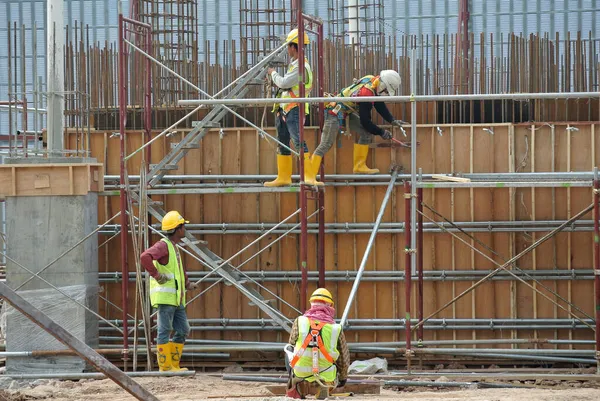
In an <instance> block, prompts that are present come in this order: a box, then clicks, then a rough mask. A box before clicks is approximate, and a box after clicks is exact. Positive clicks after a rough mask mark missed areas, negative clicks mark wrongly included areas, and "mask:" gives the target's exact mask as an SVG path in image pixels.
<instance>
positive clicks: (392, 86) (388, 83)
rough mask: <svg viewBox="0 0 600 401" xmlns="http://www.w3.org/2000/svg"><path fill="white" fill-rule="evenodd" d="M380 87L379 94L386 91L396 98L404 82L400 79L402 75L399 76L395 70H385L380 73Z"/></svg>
mask: <svg viewBox="0 0 600 401" xmlns="http://www.w3.org/2000/svg"><path fill="white" fill-rule="evenodd" d="M379 80H380V82H379V86H378V88H377V93H378V94H379V93H381V92H383V91H385V90H387V92H388V93H389V95H390V96H395V95H396V93H398V92H399V91H400V83H401V82H402V80H401V79H400V74H398V73H397V72H396V71H394V70H383V71H381V72H380V73H379Z"/></svg>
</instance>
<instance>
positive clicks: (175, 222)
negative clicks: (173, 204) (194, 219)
mask: <svg viewBox="0 0 600 401" xmlns="http://www.w3.org/2000/svg"><path fill="white" fill-rule="evenodd" d="M184 223H189V221H187V220H184V218H183V216H182V215H180V214H179V212H177V211H175V210H171V211H170V212H169V213H167V214H165V217H163V219H162V230H163V231H171V230H173V229H175V228H177V227H179V226H180V225H181V224H184Z"/></svg>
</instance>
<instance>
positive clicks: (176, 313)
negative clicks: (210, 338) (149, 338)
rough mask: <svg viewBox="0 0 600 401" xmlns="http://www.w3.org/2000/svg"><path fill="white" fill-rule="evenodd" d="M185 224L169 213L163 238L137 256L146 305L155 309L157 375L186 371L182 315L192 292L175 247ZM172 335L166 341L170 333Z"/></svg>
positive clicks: (184, 318)
mask: <svg viewBox="0 0 600 401" xmlns="http://www.w3.org/2000/svg"><path fill="white" fill-rule="evenodd" d="M186 223H189V221H187V220H185V219H184V218H183V217H182V216H181V214H179V212H176V211H174V210H173V211H170V212H169V213H167V214H165V216H164V217H163V219H162V230H163V231H164V232H165V233H166V235H167V238H163V239H161V240H160V241H158V242H156V243H155V244H154V245H152V247H150V248H148V249H147V250H146V251H145V252H144V253H142V256H141V264H142V266H143V267H144V269H146V271H147V272H148V273H149V274H150V276H151V278H150V302H151V303H152V307H153V308H157V309H158V333H157V338H156V344H157V346H156V347H157V359H158V366H159V370H160V371H161V372H165V371H181V370H187V369H186V368H181V367H180V366H179V361H180V359H181V354H182V352H183V344H184V343H185V338H186V337H187V336H188V334H189V332H190V325H189V323H188V320H187V316H186V313H185V293H186V290H190V291H191V290H195V289H196V288H197V286H198V284H197V283H190V281H189V280H188V277H187V273H186V271H185V269H184V267H183V263H182V260H181V255H180V254H179V250H178V249H177V244H179V243H180V242H181V240H182V239H183V238H184V237H185V224H186ZM172 331H173V332H175V334H174V336H173V340H172V341H170V337H171V332H172Z"/></svg>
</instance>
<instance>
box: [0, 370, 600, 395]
mask: <svg viewBox="0 0 600 401" xmlns="http://www.w3.org/2000/svg"><path fill="white" fill-rule="evenodd" d="M135 380H136V381H137V382H138V383H140V384H141V385H142V386H144V387H146V388H147V389H148V390H150V391H151V392H152V393H153V394H155V395H156V396H157V397H158V398H159V399H161V400H169V401H173V400H177V401H185V400H211V401H215V400H240V399H242V400H243V399H249V400H261V401H280V400H286V399H287V398H285V397H274V396H272V395H270V393H269V392H268V390H266V386H267V385H268V384H262V383H254V382H234V381H223V380H221V379H220V378H218V377H210V376H205V375H197V376H195V377H187V378H183V377H173V378H137V379H135ZM38 383H39V382H38ZM580 386H583V387H584V388H582V387H580ZM586 386H588V384H587V383H583V384H581V383H579V384H577V388H575V387H570V386H568V385H561V386H557V387H555V388H552V389H551V388H547V389H544V388H535V389H485V390H470V389H469V390H454V389H453V390H432V389H425V388H418V389H417V388H410V389H408V390H400V391H397V390H395V389H383V390H382V394H381V395H371V396H354V397H352V398H348V397H343V398H342V397H340V398H337V399H352V400H419V401H430V400H431V401H433V400H441V399H443V400H450V401H453V400H470V401H508V400H527V401H542V400H543V401H562V400H565V401H566V400H578V401H597V400H600V388H585V387H586ZM596 387H597V385H596ZM332 399H333V398H332ZM25 400H57V401H75V400H82V401H97V400H111V401H112V400H114V401H125V400H127V401H129V400H134V398H133V397H132V396H130V395H129V394H127V393H126V392H125V391H124V390H123V389H121V388H120V387H118V386H117V385H116V384H115V383H113V382H112V381H110V380H82V381H79V382H72V381H63V382H59V381H47V380H46V381H43V382H41V383H40V385H37V386H35V387H28V386H27V385H25V386H24V387H23V388H20V389H18V390H17V389H12V390H4V391H0V401H25Z"/></svg>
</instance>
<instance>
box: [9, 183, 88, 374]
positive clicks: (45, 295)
mask: <svg viewBox="0 0 600 401" xmlns="http://www.w3.org/2000/svg"><path fill="white" fill-rule="evenodd" d="M97 225H98V195H97V194H95V193H90V194H88V195H86V196H38V197H8V198H7V199H6V234H7V245H8V254H9V256H10V257H11V258H13V259H15V260H16V261H17V262H19V263H20V264H22V265H23V266H25V267H26V268H28V269H30V270H31V271H33V272H39V271H40V270H42V269H43V268H44V267H45V266H46V265H47V264H48V263H50V262H52V261H53V260H54V259H56V258H57V257H58V256H60V255H61V254H62V253H63V252H65V251H66V250H67V249H69V248H70V247H72V246H73V245H75V244H76V243H77V242H78V241H79V240H81V239H82V238H84V237H85V236H86V235H88V234H89V233H90V232H92V231H93V230H94V229H95V228H96V227H97ZM30 276H31V274H29V273H28V272H26V271H25V270H23V269H22V268H21V267H19V266H17V265H16V264H15V263H13V262H9V263H8V264H7V284H8V285H9V286H10V287H11V288H17V287H18V286H20V285H21V284H23V283H24V282H25V281H26V280H27V279H28V278H29V277H30ZM42 276H43V277H44V278H45V279H46V280H48V281H49V282H50V283H52V284H53V285H55V286H57V287H59V288H61V290H62V291H63V292H66V293H67V294H69V295H70V296H71V297H72V298H74V299H77V300H78V301H79V302H81V303H83V304H85V305H87V306H88V307H90V308H92V310H97V308H98V297H97V291H98V241H97V238H96V235H94V236H93V237H92V238H90V239H88V240H87V241H85V242H84V243H82V244H81V245H79V246H77V247H76V248H74V249H73V250H72V251H70V252H69V253H68V254H67V255H65V256H64V257H62V258H61V259H60V260H59V261H58V262H56V263H55V264H53V265H52V266H51V267H49V268H48V269H47V270H45V271H44V273H43V274H42ZM20 294H21V295H22V296H24V297H25V298H26V299H28V300H29V301H30V302H32V303H33V304H34V305H35V306H36V307H38V308H39V309H40V310H42V311H43V312H45V313H47V314H48V315H49V316H50V317H51V318H52V319H54V320H55V321H56V322H57V323H58V324H60V325H62V326H63V327H65V328H66V329H67V330H69V331H70V332H71V334H73V335H75V336H77V337H78V338H79V339H81V340H83V341H85V342H86V343H87V344H88V345H90V346H92V347H95V346H97V344H98V321H97V318H96V317H95V316H93V315H92V314H90V313H89V312H86V311H85V310H84V309H83V308H82V307H81V306H79V305H77V304H76V303H74V302H73V301H71V300H69V299H68V298H67V297H65V295H63V294H61V293H59V292H58V291H56V290H54V289H52V288H50V287H49V286H48V285H47V284H46V283H45V282H43V281H41V280H40V279H37V278H35V279H33V280H31V281H30V282H29V283H27V284H25V286H23V288H22V289H21V290H20ZM7 349H8V350H10V351H32V350H48V349H65V346H64V345H62V344H60V343H58V342H57V341H56V340H54V338H53V337H51V336H50V335H49V334H47V333H46V332H44V331H43V330H42V329H41V328H39V327H37V326H36V325H35V324H33V323H32V322H30V321H29V320H28V319H27V318H25V317H23V316H22V315H21V314H19V313H18V312H15V311H12V312H11V313H9V315H8V316H7ZM32 362H35V364H33V363H32ZM34 365H35V366H34ZM84 367H85V364H84V363H83V361H81V360H80V359H79V358H76V357H60V358H44V360H40V359H36V360H34V359H32V358H11V359H9V360H8V363H7V368H8V371H9V372H11V373H17V372H28V373H34V372H44V371H47V370H49V369H52V370H53V371H56V370H61V371H65V372H66V371H82V370H83V369H84Z"/></svg>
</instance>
